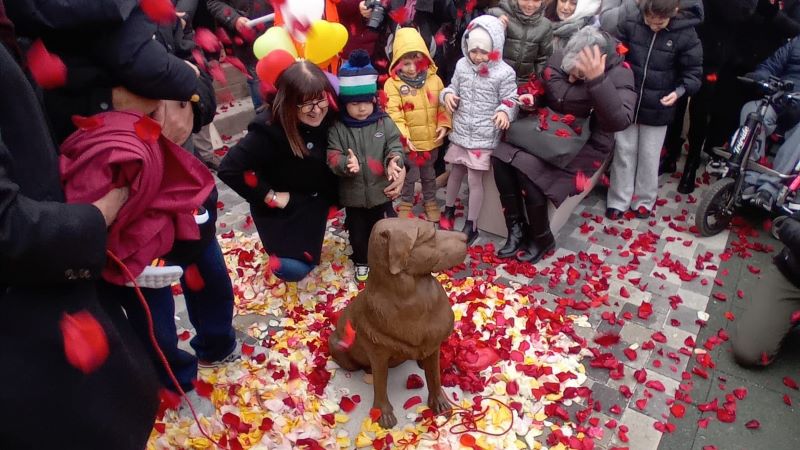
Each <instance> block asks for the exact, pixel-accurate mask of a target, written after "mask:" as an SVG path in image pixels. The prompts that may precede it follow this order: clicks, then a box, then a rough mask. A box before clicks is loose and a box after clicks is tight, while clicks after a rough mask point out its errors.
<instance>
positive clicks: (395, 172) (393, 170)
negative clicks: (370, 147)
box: [386, 156, 402, 181]
mask: <svg viewBox="0 0 800 450" xmlns="http://www.w3.org/2000/svg"><path fill="white" fill-rule="evenodd" d="M399 161H400V157H399V156H395V157H394V158H392V159H390V160H389V164H388V165H387V170H386V178H388V179H389V181H394V180H396V179H397V178H398V177H399V176H400V173H401V171H402V169H401V168H400V162H399Z"/></svg>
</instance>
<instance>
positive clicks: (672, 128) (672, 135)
mask: <svg viewBox="0 0 800 450" xmlns="http://www.w3.org/2000/svg"><path fill="white" fill-rule="evenodd" d="M688 103H689V97H687V96H686V95H684V96H683V97H681V98H679V99H678V102H677V103H676V104H675V118H674V119H673V120H672V123H671V124H669V126H667V136H666V138H665V139H664V148H666V150H667V154H666V155H665V156H666V157H667V158H670V159H672V160H673V161H677V160H678V158H680V157H681V147H683V136H682V132H683V118H684V117H685V116H686V107H687V105H688Z"/></svg>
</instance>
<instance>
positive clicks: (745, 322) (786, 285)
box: [731, 217, 800, 366]
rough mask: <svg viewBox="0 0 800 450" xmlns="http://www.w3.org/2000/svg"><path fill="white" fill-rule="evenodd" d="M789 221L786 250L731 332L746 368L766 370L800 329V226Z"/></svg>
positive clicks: (783, 231)
mask: <svg viewBox="0 0 800 450" xmlns="http://www.w3.org/2000/svg"><path fill="white" fill-rule="evenodd" d="M797 220H798V218H797V217H792V218H788V219H786V220H785V221H784V222H783V224H781V226H780V229H779V231H778V234H779V236H780V239H781V242H783V244H784V245H785V246H786V247H784V248H783V250H781V252H780V253H778V255H776V256H775V258H774V259H773V262H774V265H773V266H770V267H768V268H766V269H765V270H764V271H763V272H762V273H761V280H760V281H759V283H758V285H759V289H756V290H755V292H753V294H752V295H753V297H752V298H751V299H750V301H749V302H747V309H746V310H745V312H744V313H743V314H740V315H737V316H738V317H737V318H736V323H735V326H734V329H733V330H732V332H731V345H732V347H733V356H734V358H735V359H736V361H737V362H738V363H739V364H741V365H744V366H766V365H768V364H770V363H771V362H772V361H773V359H774V358H775V356H776V355H777V354H778V351H779V350H780V346H781V342H783V339H784V338H785V337H786V335H787V334H789V332H790V331H791V330H792V328H794V327H795V326H796V325H797V322H796V319H795V314H796V313H797V311H800V222H798V221H797Z"/></svg>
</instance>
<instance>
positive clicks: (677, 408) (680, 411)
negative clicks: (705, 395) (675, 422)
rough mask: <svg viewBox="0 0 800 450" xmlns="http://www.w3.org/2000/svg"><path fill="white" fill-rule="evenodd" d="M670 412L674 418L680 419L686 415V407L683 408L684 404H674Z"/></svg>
mask: <svg viewBox="0 0 800 450" xmlns="http://www.w3.org/2000/svg"><path fill="white" fill-rule="evenodd" d="M669 411H670V412H671V413H672V415H673V416H675V417H677V418H679V419H680V418H682V417H683V416H684V415H686V407H685V406H683V403H677V402H676V403H673V404H672V406H670V408H669Z"/></svg>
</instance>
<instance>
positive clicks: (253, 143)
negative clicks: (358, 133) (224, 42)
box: [218, 111, 337, 264]
mask: <svg viewBox="0 0 800 450" xmlns="http://www.w3.org/2000/svg"><path fill="white" fill-rule="evenodd" d="M299 128H300V133H301V134H302V136H303V141H304V142H305V144H306V148H308V150H309V153H310V154H309V155H307V156H305V157H304V158H298V157H297V156H295V155H294V153H292V149H291V147H290V146H289V140H288V139H287V138H286V132H285V131H283V127H282V126H281V125H279V124H278V123H277V121H273V120H272V119H271V113H270V111H263V112H262V113H261V114H259V115H258V116H256V118H255V119H254V120H253V121H252V122H251V123H250V126H249V127H248V133H247V135H246V136H245V137H244V138H242V140H241V141H239V143H238V144H236V145H235V146H234V147H233V148H231V149H230V151H229V152H228V154H227V155H225V158H224V159H223V160H222V164H221V165H220V168H219V172H218V175H219V178H220V179H221V180H222V181H223V182H225V184H227V185H228V186H230V187H231V188H232V189H233V190H234V191H236V192H237V193H238V194H239V195H241V196H242V197H243V198H244V199H245V200H247V201H248V202H249V203H250V211H251V213H252V215H253V222H255V225H256V229H258V234H259V236H260V237H261V241H262V242H263V243H264V248H265V249H266V250H267V252H268V253H269V254H270V255H276V256H278V257H282V258H293V259H297V260H300V261H304V262H309V263H314V264H319V259H320V254H321V252H322V241H323V238H324V236H325V224H326V222H327V220H328V211H329V210H330V207H331V206H333V205H334V204H335V203H336V199H337V197H336V191H337V184H336V181H337V180H336V177H335V176H334V175H333V172H331V171H330V169H329V168H328V165H327V162H326V152H327V149H328V128H329V124H327V123H325V122H323V124H322V125H320V126H319V127H316V128H312V127H308V126H305V125H303V124H300V126H299ZM249 171H252V172H254V173H255V176H256V179H257V181H258V183H257V184H256V185H255V186H254V187H251V186H249V185H248V184H247V182H245V173H247V172H249ZM249 177H252V174H250V175H249ZM249 179H250V178H249ZM251 184H252V182H251ZM270 189H272V190H273V191H275V192H288V193H289V196H290V199H289V204H288V205H286V207H285V208H283V209H280V208H271V207H269V206H267V204H266V203H265V199H266V197H267V193H268V192H269V191H270Z"/></svg>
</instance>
